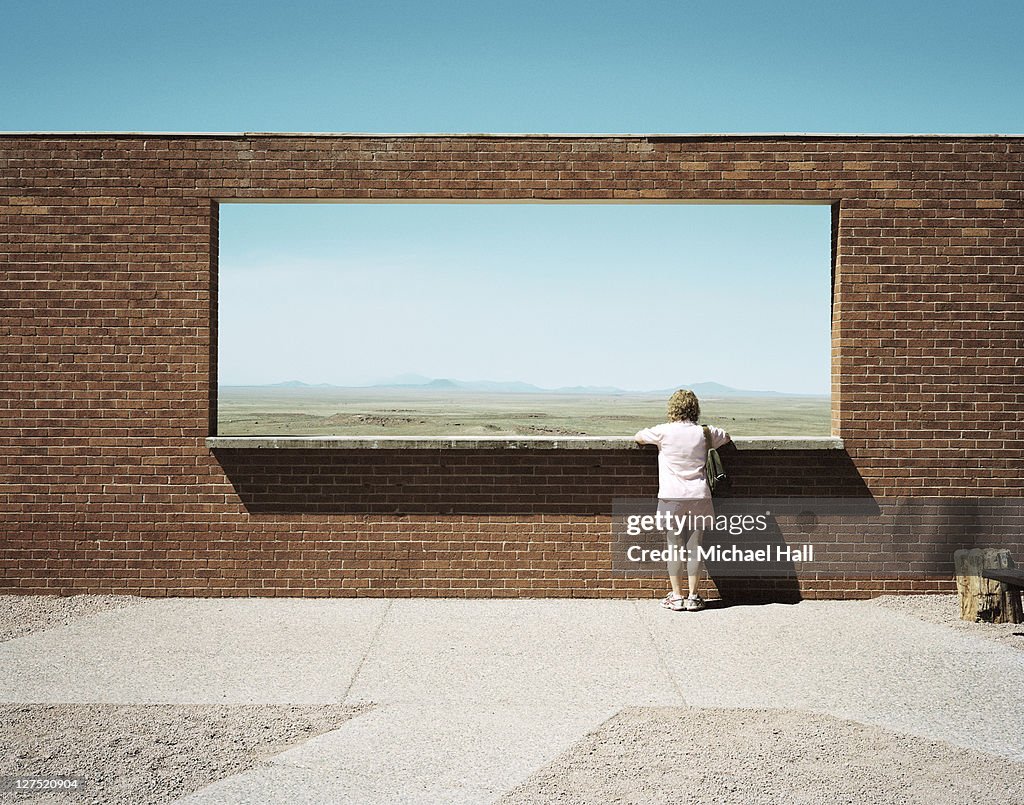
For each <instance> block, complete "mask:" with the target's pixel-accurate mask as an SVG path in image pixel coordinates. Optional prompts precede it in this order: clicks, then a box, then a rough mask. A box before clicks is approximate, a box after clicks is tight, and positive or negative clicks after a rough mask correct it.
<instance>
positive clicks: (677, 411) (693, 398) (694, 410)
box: [668, 389, 700, 422]
mask: <svg viewBox="0 0 1024 805" xmlns="http://www.w3.org/2000/svg"><path fill="white" fill-rule="evenodd" d="M668 418H669V421H670V422H684V421H690V422H696V421H697V420H698V419H700V402H699V401H698V400H697V395H696V394H694V393H693V392H692V391H690V390H689V389H679V391H677V392H675V394H673V395H672V396H671V397H669V398H668Z"/></svg>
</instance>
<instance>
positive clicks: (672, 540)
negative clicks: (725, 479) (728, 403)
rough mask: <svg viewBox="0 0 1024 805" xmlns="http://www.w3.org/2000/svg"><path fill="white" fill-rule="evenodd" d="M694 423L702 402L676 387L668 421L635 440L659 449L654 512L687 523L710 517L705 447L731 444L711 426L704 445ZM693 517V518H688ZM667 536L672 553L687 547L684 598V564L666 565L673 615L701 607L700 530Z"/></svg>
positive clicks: (670, 532) (668, 604)
mask: <svg viewBox="0 0 1024 805" xmlns="http://www.w3.org/2000/svg"><path fill="white" fill-rule="evenodd" d="M698 419H700V402H699V401H698V400H697V395H696V394H694V393H693V392H692V391H689V390H687V389H680V390H679V391H677V392H675V393H674V394H673V395H672V396H671V397H670V398H669V401H668V420H669V421H668V422H665V423H663V424H661V425H655V426H654V427H653V428H644V429H643V430H641V431H639V432H638V433H637V434H636V436H635V437H634V438H635V439H636V441H638V442H640V443H641V444H656V445H657V446H658V514H660V515H662V516H666V515H671V516H672V517H673V518H686V522H687V523H693V522H694V520H696V524H700V523H701V522H702V521H703V518H706V517H714V508H713V505H712V502H711V488H710V487H709V486H708V482H707V478H705V473H704V464H705V462H706V461H707V457H708V448H709V447H714V448H719V447H721V446H722V445H723V444H726V443H727V442H729V441H731V437H730V436H729V434H728V433H726V432H725V431H724V430H722V429H721V428H716V427H715V426H713V425H710V426H708V432H709V434H710V437H711V444H710V445H708V444H707V443H706V439H705V436H704V428H703V427H701V426H700V425H698V424H697V420H698ZM691 516H692V517H693V518H694V520H691V519H689V517H691ZM697 518H701V519H697ZM677 522H678V520H677ZM666 533H667V539H668V541H669V547H670V548H672V549H674V550H675V551H680V552H681V551H682V550H683V548H684V544H685V550H686V553H685V554H683V555H684V556H685V557H686V577H687V579H686V580H687V589H688V595H686V596H685V597H684V595H683V591H682V578H681V575H682V574H681V571H682V561H680V560H678V559H677V560H674V561H670V562H669V563H668V578H669V581H670V582H671V584H672V592H670V593H669V594H668V595H666V596H665V598H664V599H663V600H662V602H661V605H662V606H663V607H665V608H666V609H671V610H674V611H676V612H679V611H684V610H685V611H687V612H696V611H697V610H701V609H704V599H703V598H701V597H700V595H699V594H698V592H697V588H698V585H699V583H700V574H701V562H700V559H699V558H698V556H697V548H698V547H700V543H701V539H702V538H703V536H704V529H703V528H699V527H698V528H692V529H691V528H684V529H682V530H681V531H680V532H679V533H676V531H675V530H674V529H670V530H668V531H667V532H666Z"/></svg>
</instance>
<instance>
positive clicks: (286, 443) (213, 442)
mask: <svg viewBox="0 0 1024 805" xmlns="http://www.w3.org/2000/svg"><path fill="white" fill-rule="evenodd" d="M733 443H734V444H735V445H736V448H737V449H738V450H842V449H843V440H842V439H840V438H837V437H835V436H765V437H758V436H737V437H736V438H735V439H734V440H733ZM206 446H207V447H209V448H210V449H211V450H266V449H270V450H274V449H277V450H296V449H300V450H329V449H345V450H385V449H391V450H481V449H483V450H639V449H640V448H641V445H638V444H637V443H636V442H634V441H633V440H632V439H630V438H629V437H628V436H211V437H209V438H207V440H206Z"/></svg>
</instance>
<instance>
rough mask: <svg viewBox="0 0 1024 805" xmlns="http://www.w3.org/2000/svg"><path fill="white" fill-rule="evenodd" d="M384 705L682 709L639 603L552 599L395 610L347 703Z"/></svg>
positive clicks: (413, 604)
mask: <svg viewBox="0 0 1024 805" xmlns="http://www.w3.org/2000/svg"><path fill="white" fill-rule="evenodd" d="M665 614H668V613H665ZM381 702H387V703H394V702H414V703H423V702H432V703H436V704H442V703H446V702H447V703H450V704H452V705H465V704H467V703H469V702H477V703H481V704H483V705H487V706H490V705H493V704H503V703H504V704H533V705H541V704H552V705H569V704H573V705H576V704H587V705H590V704H594V703H599V702H603V703H612V704H620V705H621V703H623V702H632V703H636V704H650V705H657V704H666V705H672V704H676V705H680V704H684V702H683V700H682V698H681V697H680V695H679V690H678V688H677V687H676V685H675V683H674V682H673V679H672V677H671V676H670V675H669V674H668V672H667V668H666V666H665V664H664V662H663V661H662V659H661V655H660V653H659V647H658V646H657V645H656V644H655V642H654V641H653V640H652V636H651V633H650V631H649V630H648V628H647V626H646V624H645V622H644V621H643V620H642V619H641V618H640V617H639V615H638V612H637V605H636V602H633V601H601V600H590V601H565V600H556V599H539V600H538V599H535V600H517V601H498V600H468V601H463V600H460V601H451V600H409V601H398V602H395V604H394V606H392V608H391V610H390V612H389V613H388V617H387V619H386V621H385V623H384V626H383V627H382V629H381V631H380V634H379V637H378V639H377V640H376V641H375V643H374V646H373V650H372V651H371V652H370V654H369V656H368V657H367V658H366V661H365V662H364V663H363V665H362V667H361V668H360V670H359V674H358V676H357V678H356V680H355V682H354V683H353V685H352V689H351V691H350V694H349V697H348V699H346V703H347V704H362V703H381Z"/></svg>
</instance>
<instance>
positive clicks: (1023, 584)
mask: <svg viewBox="0 0 1024 805" xmlns="http://www.w3.org/2000/svg"><path fill="white" fill-rule="evenodd" d="M981 576H982V578H985V579H990V580H991V581H998V582H1000V583H1001V584H1005V585H1006V587H1007V588H1009V589H1008V592H1009V594H1010V595H1011V596H1013V598H1014V600H1013V601H1012V602H1011V603H1010V607H1009V610H1010V619H1009V620H1010V623H1020V622H1021V620H1022V618H1021V604H1020V594H1021V591H1024V570H1016V569H1014V568H1009V567H993V568H986V569H984V570H982V571H981Z"/></svg>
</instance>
